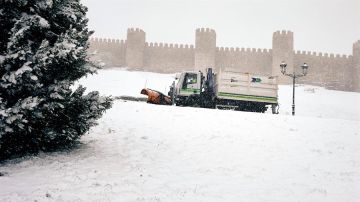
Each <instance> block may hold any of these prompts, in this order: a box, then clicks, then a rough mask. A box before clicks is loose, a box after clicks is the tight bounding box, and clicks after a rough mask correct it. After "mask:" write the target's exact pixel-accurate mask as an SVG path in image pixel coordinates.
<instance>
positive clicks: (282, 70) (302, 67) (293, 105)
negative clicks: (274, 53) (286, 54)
mask: <svg viewBox="0 0 360 202" xmlns="http://www.w3.org/2000/svg"><path fill="white" fill-rule="evenodd" d="M286 66H287V64H286V63H285V62H284V61H283V62H281V64H280V68H281V73H282V74H283V75H285V76H289V77H291V78H292V79H293V99H292V101H293V102H292V115H293V116H294V115H295V79H296V78H299V77H303V76H306V74H307V71H308V68H309V66H308V65H307V64H306V63H304V64H303V65H301V69H302V74H296V73H295V68H294V71H293V73H292V74H287V73H286Z"/></svg>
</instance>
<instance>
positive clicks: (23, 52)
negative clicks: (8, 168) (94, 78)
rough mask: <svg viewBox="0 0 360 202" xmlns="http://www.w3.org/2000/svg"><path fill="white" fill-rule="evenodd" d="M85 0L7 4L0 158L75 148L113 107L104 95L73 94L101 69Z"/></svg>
mask: <svg viewBox="0 0 360 202" xmlns="http://www.w3.org/2000/svg"><path fill="white" fill-rule="evenodd" d="M86 11H87V8H86V7H84V6H83V5H81V4H80V2H79V0H16V1H10V0H2V1H1V7H0V30H1V33H0V160H2V159H5V158H8V157H10V156H14V155H16V156H18V155H23V154H26V153H36V152H38V151H46V150H52V149H56V148H59V147H63V146H69V145H71V144H73V143H74V142H75V141H76V140H77V139H78V138H79V137H80V136H81V135H83V134H84V133H86V132H87V131H88V130H89V128H90V127H91V126H93V125H95V124H96V119H98V118H100V117H101V115H102V113H103V112H104V111H105V110H106V109H108V108H110V107H111V98H109V97H101V96H99V93H98V92H91V93H89V94H87V95H84V91H85V88H83V87H82V86H80V87H78V88H77V89H76V90H75V91H72V90H71V88H70V86H71V85H73V84H74V82H75V81H76V80H78V79H79V78H81V77H83V76H85V75H86V74H89V73H94V72H95V71H96V67H94V66H92V65H90V64H89V63H88V58H87V54H86V50H87V48H88V46H89V44H88V38H89V36H90V35H91V33H92V32H91V31H89V30H88V29H87V22H88V20H87V18H86V17H85V14H86Z"/></svg>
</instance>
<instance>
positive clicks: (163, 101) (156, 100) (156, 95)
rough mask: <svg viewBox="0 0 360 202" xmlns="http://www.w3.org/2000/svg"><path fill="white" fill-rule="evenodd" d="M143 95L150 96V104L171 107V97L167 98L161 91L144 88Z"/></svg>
mask: <svg viewBox="0 0 360 202" xmlns="http://www.w3.org/2000/svg"><path fill="white" fill-rule="evenodd" d="M141 94H143V95H147V96H148V100H147V102H148V103H152V104H159V105H171V104H172V102H171V97H169V96H166V95H164V94H162V93H160V92H159V91H156V90H151V89H148V88H144V89H142V90H141Z"/></svg>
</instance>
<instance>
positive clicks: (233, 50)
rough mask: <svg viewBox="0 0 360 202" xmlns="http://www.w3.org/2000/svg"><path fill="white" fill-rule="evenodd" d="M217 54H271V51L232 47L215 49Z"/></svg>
mask: <svg viewBox="0 0 360 202" xmlns="http://www.w3.org/2000/svg"><path fill="white" fill-rule="evenodd" d="M216 51H217V52H229V53H271V49H266V48H265V49H261V48H243V47H242V48H234V47H216Z"/></svg>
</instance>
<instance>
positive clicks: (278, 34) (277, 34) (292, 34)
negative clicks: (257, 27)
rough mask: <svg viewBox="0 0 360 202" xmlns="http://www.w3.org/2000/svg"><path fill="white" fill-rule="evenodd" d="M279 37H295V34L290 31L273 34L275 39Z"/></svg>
mask: <svg viewBox="0 0 360 202" xmlns="http://www.w3.org/2000/svg"><path fill="white" fill-rule="evenodd" d="M278 36H294V33H293V32H292V31H289V30H281V31H276V32H274V33H273V37H278Z"/></svg>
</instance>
